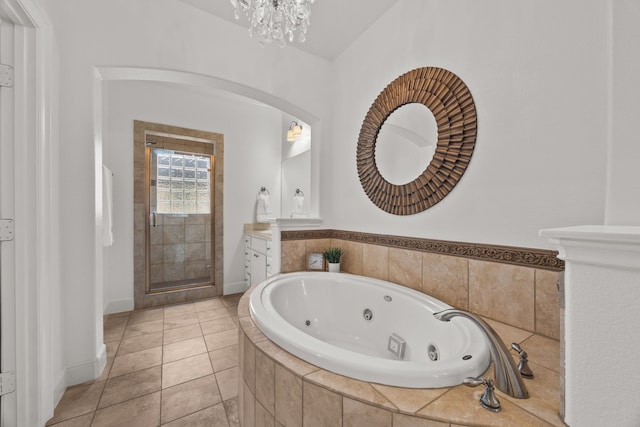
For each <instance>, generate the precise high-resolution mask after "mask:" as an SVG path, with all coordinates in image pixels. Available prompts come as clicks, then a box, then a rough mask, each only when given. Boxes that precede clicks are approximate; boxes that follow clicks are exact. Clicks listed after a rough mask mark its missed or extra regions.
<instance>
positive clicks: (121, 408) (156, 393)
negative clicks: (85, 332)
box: [47, 294, 241, 427]
mask: <svg viewBox="0 0 640 427" xmlns="http://www.w3.org/2000/svg"><path fill="white" fill-rule="evenodd" d="M240 297H241V294H236V295H231V296H226V297H219V298H212V299H208V300H202V301H197V302H193V303H186V304H179V305H167V306H164V307H159V308H150V309H145V310H135V311H132V312H126V313H118V314H113V315H107V316H105V320H104V342H105V344H106V346H107V366H106V368H105V370H104V372H103V374H102V376H101V377H100V378H98V379H97V380H95V381H93V382H90V383H85V384H79V385H76V386H73V387H69V388H68V389H67V390H66V392H65V393H64V395H63V396H62V399H61V400H60V403H59V404H58V406H57V407H56V409H55V413H54V417H53V418H52V419H50V420H49V421H48V422H47V426H55V427H90V426H91V427H94V426H95V427H106V426H114V427H115V426H125V425H126V426H129V427H138V426H139V427H146V426H160V425H162V426H170V427H181V426H189V427H192V426H193V427H198V426H202V427H204V426H207V427H218V426H220V427H235V426H238V425H239V423H238V407H237V394H238V393H237V387H238V366H237V355H238V344H237V340H238V326H237V323H238V310H237V304H238V301H239V300H240Z"/></svg>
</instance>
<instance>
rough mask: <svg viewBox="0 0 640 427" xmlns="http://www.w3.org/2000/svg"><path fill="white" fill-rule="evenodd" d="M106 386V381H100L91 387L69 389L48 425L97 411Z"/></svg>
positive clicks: (79, 386)
mask: <svg viewBox="0 0 640 427" xmlns="http://www.w3.org/2000/svg"><path fill="white" fill-rule="evenodd" d="M104 384H105V382H104V381H99V382H95V383H92V384H89V385H78V386H75V387H69V388H68V389H67V390H66V391H65V392H64V394H63V395H62V398H61V399H60V402H59V403H58V406H56V408H55V411H54V414H53V418H51V419H50V420H49V421H48V423H47V425H51V424H55V423H59V422H60V421H65V420H68V419H71V418H75V417H78V416H80V415H84V414H88V413H90V412H93V411H95V409H96V407H97V406H98V401H99V400H100V395H101V394H102V390H103V389H104Z"/></svg>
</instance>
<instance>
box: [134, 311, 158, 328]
mask: <svg viewBox="0 0 640 427" xmlns="http://www.w3.org/2000/svg"><path fill="white" fill-rule="evenodd" d="M163 318H164V308H151V309H145V310H136V311H134V312H133V313H131V317H130V318H129V325H134V324H136V323H144V322H153V321H156V320H162V319H163Z"/></svg>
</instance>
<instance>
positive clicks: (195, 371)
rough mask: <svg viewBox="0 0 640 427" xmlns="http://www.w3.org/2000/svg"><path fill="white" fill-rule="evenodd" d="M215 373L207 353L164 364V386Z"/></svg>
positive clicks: (171, 385)
mask: <svg viewBox="0 0 640 427" xmlns="http://www.w3.org/2000/svg"><path fill="white" fill-rule="evenodd" d="M211 374H213V369H212V368H211V361H210V360H209V355H208V354H207V353H203V354H199V355H197V356H192V357H187V358H186V359H180V360H176V361H175V362H170V363H165V364H164V365H162V388H163V389H165V388H168V387H173V386H174V385H176V384H182V383H185V382H188V381H191V380H194V379H196V378H200V377H204V376H207V375H211Z"/></svg>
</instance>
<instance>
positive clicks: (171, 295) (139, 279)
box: [133, 120, 224, 308]
mask: <svg viewBox="0 0 640 427" xmlns="http://www.w3.org/2000/svg"><path fill="white" fill-rule="evenodd" d="M133 128H134V129H133V160H134V174H133V187H134V188H133V190H134V197H133V199H134V200H133V204H134V221H133V228H134V230H133V233H134V239H133V240H134V251H133V258H134V259H133V261H134V284H133V287H134V289H133V290H134V306H135V308H143V307H152V306H157V305H163V304H171V303H178V302H184V301H193V300H196V299H201V298H210V297H213V296H218V295H222V294H223V277H224V272H223V265H224V263H223V262H224V258H223V240H222V239H223V200H224V197H223V174H224V169H223V168H224V135H222V134H219V133H214V132H207V131H201V130H194V129H188V128H181V127H176V126H170V125H166V124H159V123H152V122H143V121H139V120H134V121H133ZM148 135H153V136H154V137H156V136H157V135H159V136H160V137H163V138H175V139H177V140H182V141H186V143H187V145H188V143H189V141H195V142H206V141H209V142H210V143H211V144H212V145H215V153H214V154H213V157H214V159H215V160H214V162H215V163H214V164H212V169H213V170H212V175H213V177H212V180H211V182H212V187H211V203H212V210H211V223H212V224H211V267H212V270H213V275H212V276H211V280H212V284H211V285H204V286H203V285H198V286H194V287H186V286H185V287H181V288H172V289H170V290H166V291H161V292H148V288H147V286H148V285H147V281H148V280H149V279H148V271H147V261H148V259H147V256H148V255H147V252H148V250H147V226H146V224H147V223H148V218H149V215H148V213H147V210H148V209H147V206H148V200H147V198H148V194H149V193H148V188H147V173H148V168H147V165H148V160H149V159H148V156H147V149H146V142H147V136H148ZM176 151H189V148H188V147H187V148H184V149H180V150H176ZM203 154H210V153H203Z"/></svg>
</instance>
